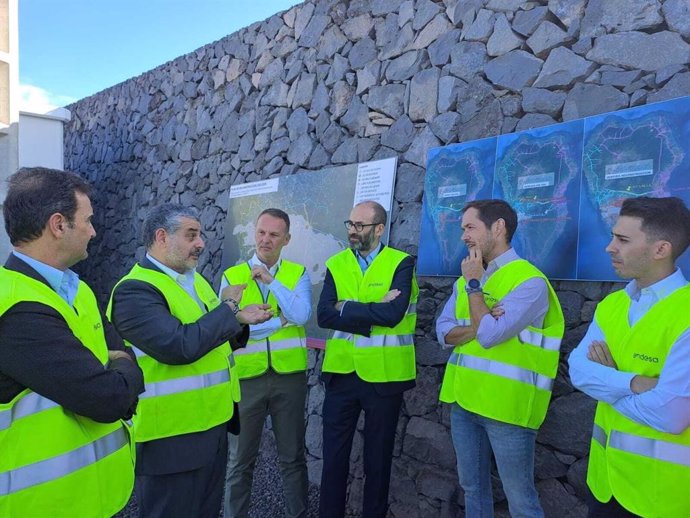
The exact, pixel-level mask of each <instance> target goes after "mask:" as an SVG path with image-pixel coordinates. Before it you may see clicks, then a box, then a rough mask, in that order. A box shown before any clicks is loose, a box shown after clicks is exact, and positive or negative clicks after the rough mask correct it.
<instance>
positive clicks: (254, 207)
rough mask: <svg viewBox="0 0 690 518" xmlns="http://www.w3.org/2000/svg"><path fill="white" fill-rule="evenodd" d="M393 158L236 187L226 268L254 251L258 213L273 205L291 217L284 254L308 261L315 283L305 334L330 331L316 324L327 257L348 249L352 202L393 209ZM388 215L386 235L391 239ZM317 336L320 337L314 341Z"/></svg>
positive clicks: (227, 234) (228, 225)
mask: <svg viewBox="0 0 690 518" xmlns="http://www.w3.org/2000/svg"><path fill="white" fill-rule="evenodd" d="M395 165H396V161H395V159H388V160H380V161H377V162H367V163H363V164H352V165H346V166H342V167H336V168H332V169H327V170H322V171H315V172H306V173H301V174H296V175H291V176H282V177H279V178H274V179H269V180H260V181H257V182H251V183H246V184H240V185H237V186H233V188H232V190H231V193H230V198H229V202H228V216H227V220H226V225H225V240H224V245H223V246H224V248H223V266H222V268H223V270H225V269H226V268H228V267H230V266H232V265H235V264H238V263H240V262H242V261H246V260H248V259H249V258H250V257H251V256H252V254H253V253H254V248H255V242H254V229H255V223H256V218H257V217H258V215H259V214H260V213H261V211H262V210H264V209H267V208H269V207H275V208H279V209H282V210H284V211H285V212H287V213H288V215H289V216H290V235H291V239H290V243H289V244H288V245H287V246H286V247H285V248H283V251H282V257H284V258H285V259H288V260H290V261H294V262H297V263H300V264H302V265H304V266H305V268H306V269H307V272H308V274H309V278H310V279H311V283H312V302H313V305H312V309H313V311H312V316H311V319H310V321H309V323H308V325H307V326H306V327H307V334H308V336H309V337H310V338H311V339H312V340H310V345H317V346H318V343H319V342H318V340H323V339H325V338H326V336H327V334H328V332H327V331H324V330H323V329H320V328H319V327H318V326H317V324H316V304H317V302H318V300H319V295H320V294H321V288H322V287H323V279H324V277H325V276H326V267H325V264H324V263H325V262H326V259H328V258H329V257H330V256H332V255H334V254H336V253H338V252H340V251H341V250H343V249H344V248H347V246H348V243H347V231H346V230H345V226H344V225H343V221H345V220H346V219H348V216H349V214H350V210H351V209H352V206H353V205H354V204H355V203H357V202H359V201H362V200H364V199H376V200H377V201H378V202H379V203H381V204H382V205H383V206H384V207H385V208H386V209H387V210H390V206H391V201H392V193H393V186H394V183H395ZM389 228H390V220H389V222H388V224H387V226H386V233H385V235H384V236H383V241H384V243H385V242H387V241H388V231H389ZM313 339H316V340H317V341H314V340H313Z"/></svg>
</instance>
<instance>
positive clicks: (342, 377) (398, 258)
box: [317, 201, 419, 518]
mask: <svg viewBox="0 0 690 518" xmlns="http://www.w3.org/2000/svg"><path fill="white" fill-rule="evenodd" d="M345 228H346V229H347V234H348V241H349V243H350V248H349V249H345V250H343V251H342V252H339V253H337V254H336V255H334V256H332V257H331V258H329V259H328V261H326V267H327V268H328V270H327V272H326V278H325V279H324V285H323V291H322V292H321V297H320V299H319V305H318V309H317V311H318V321H319V326H321V327H323V328H326V329H332V330H333V334H332V336H331V338H329V339H328V340H326V351H325V356H324V360H323V366H322V374H321V378H322V380H323V382H324V385H325V387H326V396H325V399H324V402H323V470H322V475H321V500H320V504H319V514H320V516H321V518H341V517H342V516H344V514H345V494H346V490H347V478H348V474H349V467H350V451H351V449H352V440H353V437H354V433H355V429H356V427H357V421H358V419H359V415H360V413H361V412H362V411H364V491H363V492H364V494H363V498H362V516H364V517H366V518H374V517H379V518H383V517H384V516H386V513H387V510H388V489H389V485H390V474H391V465H392V457H393V443H394V440H395V430H396V428H397V424H398V417H399V413H400V406H401V404H402V399H403V392H404V391H406V390H409V389H411V388H413V387H414V385H415V378H416V366H415V352H414V334H415V324H416V321H417V310H416V303H417V296H418V294H419V288H418V286H417V281H416V279H415V276H414V259H413V258H412V257H410V256H409V255H408V254H406V253H404V252H401V251H400V250H396V249H395V248H392V247H389V246H385V245H383V243H381V236H382V235H383V233H384V231H385V228H386V211H385V209H384V208H383V207H382V206H381V205H380V204H379V203H377V202H375V201H364V202H361V203H358V204H357V205H355V206H354V207H353V209H352V211H351V212H350V219H348V220H347V221H345Z"/></svg>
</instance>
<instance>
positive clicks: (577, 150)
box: [493, 120, 582, 279]
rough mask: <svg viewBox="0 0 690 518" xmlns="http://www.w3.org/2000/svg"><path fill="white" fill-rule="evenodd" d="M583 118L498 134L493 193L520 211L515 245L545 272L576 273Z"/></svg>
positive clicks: (555, 274) (564, 275) (563, 275)
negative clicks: (507, 133) (518, 131)
mask: <svg viewBox="0 0 690 518" xmlns="http://www.w3.org/2000/svg"><path fill="white" fill-rule="evenodd" d="M581 158H582V120H579V121H573V122H567V123H564V124H554V125H553V126H547V127H545V128H539V129H535V130H529V131H523V132H520V133H513V134H510V135H501V136H500V137H499V138H498V144H497V161H496V184H495V186H494V193H493V197H494V198H502V199H504V200H506V201H507V202H508V203H510V205H511V206H512V207H513V208H514V209H515V211H516V212H517V214H518V221H519V225H518V230H517V232H516V234H515V236H514V237H513V246H514V247H515V250H516V251H517V252H518V254H520V256H521V257H524V258H525V259H527V260H529V261H531V262H532V263H534V264H535V265H536V266H537V267H538V268H539V269H541V270H542V271H543V272H544V273H545V274H546V275H547V276H549V277H553V278H561V279H563V278H566V279H567V278H574V277H575V273H576V266H577V254H576V252H577V215H578V209H579V203H580V168H581Z"/></svg>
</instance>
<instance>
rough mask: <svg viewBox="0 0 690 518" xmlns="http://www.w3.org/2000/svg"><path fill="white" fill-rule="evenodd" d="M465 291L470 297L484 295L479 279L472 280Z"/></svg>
mask: <svg viewBox="0 0 690 518" xmlns="http://www.w3.org/2000/svg"><path fill="white" fill-rule="evenodd" d="M465 291H466V292H467V294H468V295H471V294H472V293H484V292H483V291H482V285H481V283H480V282H479V279H470V280H469V281H467V285H466V286H465Z"/></svg>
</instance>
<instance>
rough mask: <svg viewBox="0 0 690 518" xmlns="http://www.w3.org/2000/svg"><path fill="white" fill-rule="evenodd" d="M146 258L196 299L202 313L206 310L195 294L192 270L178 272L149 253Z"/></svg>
mask: <svg viewBox="0 0 690 518" xmlns="http://www.w3.org/2000/svg"><path fill="white" fill-rule="evenodd" d="M146 259H148V260H149V261H151V262H152V263H153V264H155V265H156V266H157V267H158V268H160V270H161V271H162V272H163V273H164V274H166V275H168V276H169V277H170V278H172V280H174V281H175V282H176V283H177V284H179V285H180V286H181V287H182V289H183V290H184V291H186V292H187V294H188V295H189V296H190V297H192V298H193V299H194V300H195V301H196V303H197V304H198V305H199V307H200V308H201V309H202V310H204V313H205V312H206V306H204V303H203V302H201V299H200V298H199V296H198V295H197V294H196V289H194V270H189V271H186V272H184V273H179V272H176V271H175V270H173V269H172V268H168V267H167V266H165V265H164V264H163V263H161V262H160V261H158V260H156V259H155V258H154V257H152V256H151V255H150V254H146Z"/></svg>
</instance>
